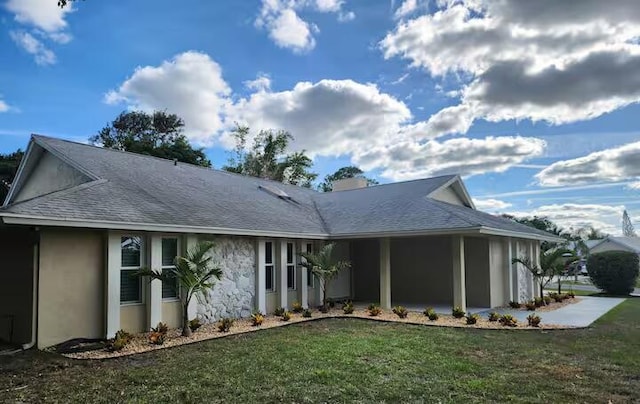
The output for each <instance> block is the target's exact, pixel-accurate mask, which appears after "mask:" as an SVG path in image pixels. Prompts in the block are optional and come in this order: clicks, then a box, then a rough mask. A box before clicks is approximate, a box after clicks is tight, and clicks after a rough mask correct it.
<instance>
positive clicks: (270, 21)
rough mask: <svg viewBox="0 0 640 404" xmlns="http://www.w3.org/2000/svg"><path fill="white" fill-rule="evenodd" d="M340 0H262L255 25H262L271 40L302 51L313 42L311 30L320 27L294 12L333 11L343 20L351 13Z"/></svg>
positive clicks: (346, 19)
mask: <svg viewBox="0 0 640 404" xmlns="http://www.w3.org/2000/svg"><path fill="white" fill-rule="evenodd" d="M343 5H344V1H343V0H262V7H261V9H260V13H259V15H258V17H256V20H255V25H256V27H258V28H265V29H266V30H267V31H268V32H269V37H270V38H271V40H273V42H274V43H275V44H276V45H277V46H279V47H281V48H286V49H290V50H292V51H293V52H295V53H305V52H308V51H310V50H312V49H313V48H314V47H315V45H316V40H315V38H314V34H317V33H319V32H320V29H319V28H318V27H317V26H316V25H315V24H313V23H309V22H307V21H305V20H303V19H302V18H300V16H299V15H298V12H299V11H303V10H307V11H308V10H313V11H316V12H319V13H335V14H337V15H338V21H340V22H347V21H351V20H353V19H354V18H355V13H353V12H352V11H345V10H344V9H343Z"/></svg>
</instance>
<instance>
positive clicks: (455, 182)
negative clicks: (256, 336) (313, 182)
mask: <svg viewBox="0 0 640 404" xmlns="http://www.w3.org/2000/svg"><path fill="white" fill-rule="evenodd" d="M361 186H366V183H363V181H361V180H359V179H349V180H346V181H344V182H342V183H340V184H336V189H343V190H342V191H336V192H331V193H319V192H316V191H314V190H311V189H306V188H300V187H296V186H292V185H285V184H281V183H277V182H273V181H268V180H262V179H258V178H251V177H246V176H241V175H237V174H232V173H228V172H225V171H218V170H212V169H207V168H202V167H196V166H193V165H189V164H183V163H175V162H173V161H169V160H164V159H159V158H154V157H149V156H143V155H137V154H132V153H126V152H120V151H114V150H109V149H103V148H99V147H94V146H89V145H85V144H79V143H73V142H68V141H63V140H60V139H54V138H48V137H43V136H33V137H32V139H31V142H30V143H29V147H28V150H27V153H26V156H25V158H24V160H23V161H22V163H21V166H20V169H19V172H18V175H17V177H16V179H15V181H14V186H13V187H12V188H11V191H10V193H9V195H8V196H7V199H6V201H5V204H4V206H3V208H2V209H0V219H1V220H2V225H1V226H0V238H1V239H2V243H1V244H0V253H1V254H2V258H3V265H2V268H1V269H0V316H2V317H0V337H4V338H5V339H6V338H9V337H8V335H9V334H10V333H12V335H11V336H10V338H11V339H12V341H13V342H19V343H24V344H27V345H28V344H30V343H33V342H34V341H37V346H38V347H47V346H51V345H53V344H57V343H60V342H62V341H65V340H68V339H70V338H77V337H85V338H105V337H112V336H113V335H114V334H115V332H116V331H117V330H119V329H125V330H128V331H132V332H138V331H144V330H148V329H149V327H150V326H153V325H155V324H157V323H158V322H159V321H164V322H166V323H168V324H169V325H170V326H173V327H175V326H178V325H179V322H180V310H179V302H178V300H177V296H176V295H175V293H174V292H173V291H172V288H171V287H169V285H162V283H161V282H160V281H157V280H156V281H153V282H148V281H143V280H140V279H138V278H136V277H131V276H130V275H131V274H132V273H134V272H135V271H136V270H138V269H139V268H141V267H150V268H153V269H160V268H162V267H168V266H171V265H172V262H173V258H174V257H175V256H176V254H182V253H183V252H184V251H185V249H186V248H188V247H189V246H192V245H194V244H195V243H197V241H198V240H200V239H212V240H214V241H215V249H214V252H213V258H214V260H215V261H216V262H217V263H218V264H219V265H220V266H221V267H222V269H223V271H224V275H223V278H222V279H221V280H220V282H218V283H217V284H216V286H215V288H214V290H213V291H212V292H211V293H210V294H209V295H208V296H207V298H206V299H205V301H204V302H202V303H197V302H195V301H194V304H193V307H190V315H191V316H194V317H195V316H196V315H197V316H198V317H200V318H201V319H203V320H204V321H214V320H216V319H218V318H220V317H222V316H236V317H239V316H247V315H249V314H250V313H251V312H252V311H253V310H260V311H262V312H272V311H273V310H274V309H275V308H276V307H278V306H284V307H290V306H291V305H292V303H293V302H294V301H299V302H301V303H302V304H303V305H304V306H314V305H318V304H319V303H320V293H319V287H318V282H317V281H315V280H314V279H313V277H311V276H310V275H309V274H308V273H307V271H306V270H303V269H302V266H300V265H299V255H298V254H299V252H300V251H301V250H304V251H310V250H313V249H316V248H318V247H319V246H320V244H321V243H323V242H325V241H327V240H331V241H335V242H336V243H337V247H336V250H335V251H336V258H341V259H348V260H350V261H351V263H352V266H353V267H352V269H351V270H350V271H345V272H343V273H341V275H340V276H339V277H338V278H337V279H336V280H335V281H334V282H333V284H332V285H331V288H330V292H331V296H330V297H332V298H336V299H338V298H349V299H353V300H355V301H361V302H379V303H380V304H381V306H382V307H383V308H386V309H388V308H390V307H391V305H392V304H399V303H401V304H413V305H420V306H427V305H430V304H447V305H456V306H461V307H462V308H463V309H466V308H467V306H469V307H495V306H501V305H504V304H506V303H507V302H508V301H510V300H526V299H530V298H531V297H532V296H533V295H534V294H535V293H536V289H537V288H535V287H534V285H533V280H532V278H531V275H530V274H529V273H528V272H527V271H526V270H525V269H524V268H522V267H521V266H516V265H512V264H511V259H512V258H513V257H516V256H523V255H528V256H532V257H534V259H536V257H538V256H539V248H540V241H542V240H549V241H557V240H558V239H557V238H556V237H555V236H553V235H551V234H548V233H545V232H542V231H539V230H536V229H533V228H530V227H527V226H524V225H520V224H518V223H515V222H513V221H510V220H507V219H503V218H500V217H496V216H493V215H490V214H487V213H483V212H479V211H477V210H476V209H475V208H474V206H473V203H472V201H471V198H470V197H469V195H468V193H467V191H466V188H465V186H464V184H463V182H462V180H461V179H460V177H458V176H455V175H449V176H442V177H436V178H429V179H423V180H415V181H407V182H400V183H394V184H387V185H378V186H372V187H368V188H367V187H365V188H358V189H351V190H349V188H354V187H361ZM3 319H4V320H3ZM10 320H13V329H12V331H11V327H10V322H11V321H10Z"/></svg>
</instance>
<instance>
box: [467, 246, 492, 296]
mask: <svg viewBox="0 0 640 404" xmlns="http://www.w3.org/2000/svg"><path fill="white" fill-rule="evenodd" d="M464 251H465V258H464V262H465V278H466V289H467V306H471V307H490V306H491V296H490V294H491V288H490V274H489V241H488V239H485V238H478V237H465V239H464Z"/></svg>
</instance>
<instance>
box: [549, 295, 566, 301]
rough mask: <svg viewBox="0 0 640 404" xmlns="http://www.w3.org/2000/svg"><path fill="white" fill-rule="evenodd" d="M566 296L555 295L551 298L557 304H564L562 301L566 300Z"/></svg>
mask: <svg viewBox="0 0 640 404" xmlns="http://www.w3.org/2000/svg"><path fill="white" fill-rule="evenodd" d="M563 296H564V295H563V294H562V293H554V294H553V296H551V297H552V298H553V300H555V302H556V303H562V301H563V300H564V297H563Z"/></svg>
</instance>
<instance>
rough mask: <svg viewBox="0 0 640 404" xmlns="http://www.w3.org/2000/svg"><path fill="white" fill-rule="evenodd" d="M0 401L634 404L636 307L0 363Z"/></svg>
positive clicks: (341, 327) (339, 323) (328, 330)
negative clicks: (562, 323) (487, 324)
mask: <svg viewBox="0 0 640 404" xmlns="http://www.w3.org/2000/svg"><path fill="white" fill-rule="evenodd" d="M0 398H1V399H0V401H2V402H16V401H23V402H33V401H38V402H41V401H43V402H68V401H78V402H105V403H111V402H194V403H204V402H207V403H208V402H242V403H251V402H282V401H284V402H345V401H348V402H350V401H359V402H412V401H422V402H505V401H516V402H607V401H608V400H612V401H613V402H614V403H616V402H631V401H638V400H640V299H628V300H627V301H625V302H624V303H623V304H621V305H619V306H618V307H616V308H615V309H614V310H612V311H611V312H609V313H608V314H607V315H606V316H604V317H603V318H601V319H600V320H599V321H598V322H597V323H596V324H595V325H594V326H593V327H591V328H588V329H584V330H570V331H560V330H558V331H513V330H478V329H452V328H436V327H424V326H412V325H406V324H387V323H379V322H372V321H367V320H358V319H334V320H321V321H315V322H309V323H303V324H295V325H290V326H287V327H282V328H277V329H271V330H265V331H261V332H258V333H251V334H247V335H239V336H231V337H228V338H223V339H218V340H213V341H207V342H203V343H197V344H193V345H189V346H183V347H178V348H173V349H165V350H161V351H156V352H151V353H146V354H141V355H136V356H132V357H128V358H121V359H114V360H107V361H73V360H68V359H65V358H61V357H59V356H57V355H54V354H50V353H43V352H28V353H24V354H20V355H17V356H14V357H11V358H9V357H0Z"/></svg>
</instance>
